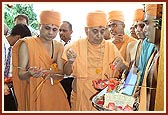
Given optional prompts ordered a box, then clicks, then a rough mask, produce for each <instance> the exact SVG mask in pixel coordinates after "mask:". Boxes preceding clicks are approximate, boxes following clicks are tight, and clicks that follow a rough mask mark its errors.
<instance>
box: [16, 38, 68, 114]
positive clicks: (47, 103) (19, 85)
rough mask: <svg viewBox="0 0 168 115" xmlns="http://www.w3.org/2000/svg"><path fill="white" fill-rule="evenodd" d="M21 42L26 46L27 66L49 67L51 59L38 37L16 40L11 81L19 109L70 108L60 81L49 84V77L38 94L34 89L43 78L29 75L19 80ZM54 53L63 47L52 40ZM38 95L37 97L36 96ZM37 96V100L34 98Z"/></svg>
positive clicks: (54, 109)
mask: <svg viewBox="0 0 168 115" xmlns="http://www.w3.org/2000/svg"><path fill="white" fill-rule="evenodd" d="M22 42H25V43H26V45H27V47H28V55H29V57H28V58H29V63H28V66H29V67H33V66H36V67H38V68H41V69H50V65H51V64H52V63H53V60H52V59H51V57H50V56H49V53H48V51H47V50H46V48H45V47H44V45H43V44H42V42H41V40H40V38H37V37H36V38H24V39H21V40H19V41H18V43H16V44H15V46H14V48H13V83H14V88H15V93H16V98H17V101H18V110H19V111H66V110H70V107H69V104H68V100H67V99H66V94H65V92H64V90H63V88H62V86H61V85H60V83H54V85H51V82H50V79H48V80H46V81H45V82H44V84H43V87H42V90H41V93H40V95H39V96H38V94H39V91H40V89H39V90H38V91H36V92H35V93H33V92H34V90H35V88H36V87H37V85H38V84H39V83H40V82H41V81H42V80H43V78H42V77H39V78H34V77H30V78H29V79H28V80H20V79H19V77H18V69H17V67H18V56H19V55H18V53H19V47H20V44H21V43H22ZM53 43H54V55H57V52H58V51H59V50H61V48H63V45H62V44H61V43H58V42H57V41H53ZM37 96H38V98H37ZM36 98H37V100H36ZM35 100H36V101H35Z"/></svg>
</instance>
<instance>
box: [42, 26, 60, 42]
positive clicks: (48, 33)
mask: <svg viewBox="0 0 168 115" xmlns="http://www.w3.org/2000/svg"><path fill="white" fill-rule="evenodd" d="M39 30H40V37H42V38H43V39H45V40H47V41H51V40H52V39H54V38H55V37H56V35H57V33H58V27H57V26H55V25H52V24H40V25H39Z"/></svg>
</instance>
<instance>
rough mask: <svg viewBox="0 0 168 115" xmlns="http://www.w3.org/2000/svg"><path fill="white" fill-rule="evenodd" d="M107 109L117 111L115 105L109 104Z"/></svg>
mask: <svg viewBox="0 0 168 115" xmlns="http://www.w3.org/2000/svg"><path fill="white" fill-rule="evenodd" d="M107 108H108V109H110V110H115V103H113V102H109V103H108V105H107Z"/></svg>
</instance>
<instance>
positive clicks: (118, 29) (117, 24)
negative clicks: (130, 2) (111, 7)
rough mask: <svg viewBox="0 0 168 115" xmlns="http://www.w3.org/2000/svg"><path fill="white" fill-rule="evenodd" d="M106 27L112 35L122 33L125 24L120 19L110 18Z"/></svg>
mask: <svg viewBox="0 0 168 115" xmlns="http://www.w3.org/2000/svg"><path fill="white" fill-rule="evenodd" d="M108 28H109V31H110V33H111V35H112V37H113V36H115V35H117V34H124V28H125V24H124V23H123V22H121V21H117V20H111V21H109V22H108Z"/></svg>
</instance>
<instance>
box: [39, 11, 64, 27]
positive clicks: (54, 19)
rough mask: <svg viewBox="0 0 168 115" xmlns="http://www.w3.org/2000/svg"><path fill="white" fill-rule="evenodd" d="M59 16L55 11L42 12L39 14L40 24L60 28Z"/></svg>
mask: <svg viewBox="0 0 168 115" xmlns="http://www.w3.org/2000/svg"><path fill="white" fill-rule="evenodd" d="M60 23H61V15H60V13H59V12H56V11H47V10H46V11H42V12H41V14H40V24H54V25H56V26H58V27H59V26H60Z"/></svg>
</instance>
